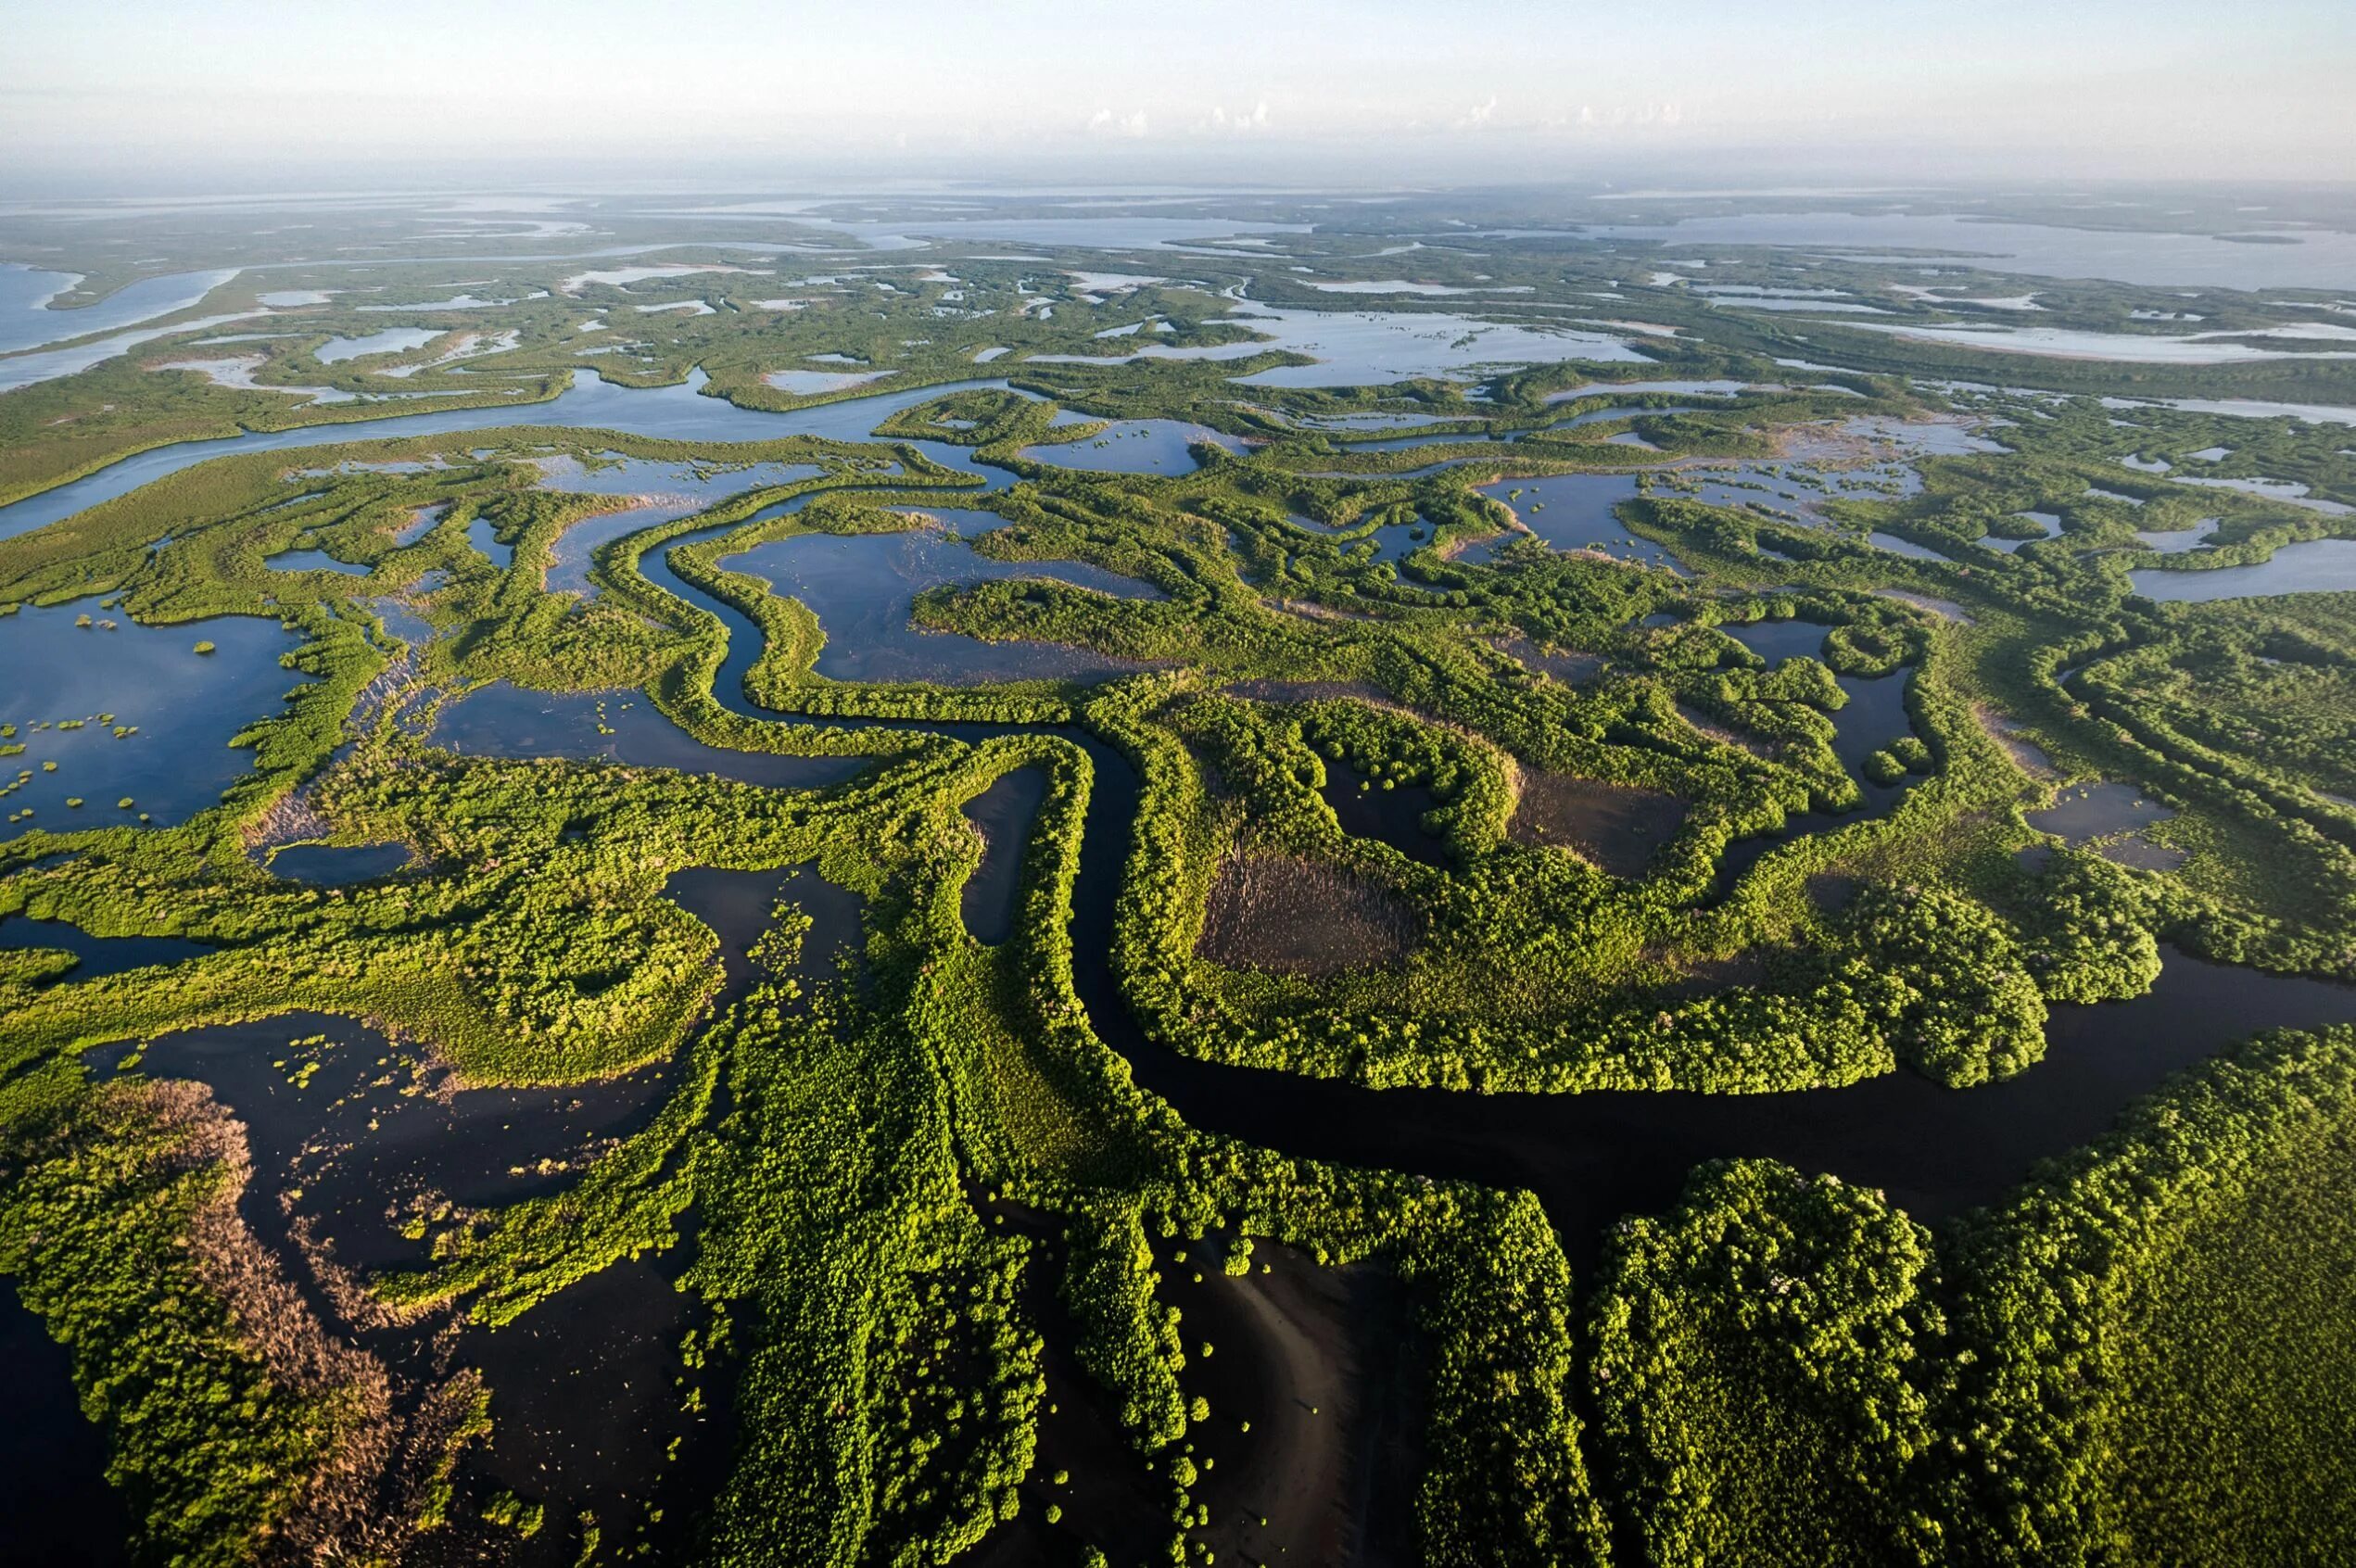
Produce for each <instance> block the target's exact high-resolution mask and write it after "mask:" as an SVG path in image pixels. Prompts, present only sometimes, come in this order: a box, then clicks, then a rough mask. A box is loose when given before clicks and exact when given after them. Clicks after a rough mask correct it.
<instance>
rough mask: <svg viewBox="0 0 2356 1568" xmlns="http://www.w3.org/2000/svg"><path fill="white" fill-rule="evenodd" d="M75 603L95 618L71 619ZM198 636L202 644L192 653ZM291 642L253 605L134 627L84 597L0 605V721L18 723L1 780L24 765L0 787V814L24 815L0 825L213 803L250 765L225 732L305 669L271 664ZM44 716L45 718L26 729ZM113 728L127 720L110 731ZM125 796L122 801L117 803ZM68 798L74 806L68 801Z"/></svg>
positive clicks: (49, 824) (66, 826)
mask: <svg viewBox="0 0 2356 1568" xmlns="http://www.w3.org/2000/svg"><path fill="white" fill-rule="evenodd" d="M83 614H88V615H89V616H90V617H91V618H92V622H93V624H92V625H91V626H76V625H75V621H76V619H77V618H78V617H79V616H81V615H83ZM101 620H111V621H112V622H114V624H115V629H113V630H112V631H108V630H106V629H104V628H102V627H100V626H97V625H96V623H97V622H98V621H101ZM199 640H204V641H209V642H210V643H212V644H213V647H214V651H212V652H211V653H198V652H196V651H195V648H196V643H197V642H198V641H199ZM295 646H296V638H295V635H294V634H293V633H291V632H289V631H287V630H286V629H285V627H284V626H281V625H280V624H279V623H278V622H276V621H272V620H265V619H262V618H260V617H259V616H251V615H236V616H217V617H215V618H213V619H210V620H205V621H192V622H185V623H183V624H180V625H177V626H140V625H139V624H138V623H137V622H135V621H133V620H132V618H131V616H130V615H129V614H128V613H126V612H123V611H120V610H112V611H109V610H105V609H101V608H100V607H99V603H98V601H96V600H78V601H75V602H73V603H70V604H60V605H53V606H50V607H48V608H45V609H44V608H35V607H32V606H27V607H25V608H23V609H19V611H17V612H16V613H14V614H11V615H0V670H6V672H7V676H8V679H7V683H6V692H5V693H0V723H6V724H13V725H14V726H16V729H17V733H16V734H15V736H14V737H13V738H10V739H9V740H8V741H7V743H8V744H12V745H20V746H22V747H24V748H25V750H24V751H23V752H21V753H19V754H18V755H16V756H12V757H5V758H0V779H13V778H16V777H17V776H18V775H19V773H23V772H29V773H30V774H31V778H27V779H25V780H24V781H23V782H22V783H21V784H19V785H18V787H17V788H16V789H14V790H10V791H9V792H8V793H6V795H0V818H5V817H7V816H13V815H15V814H16V813H18V812H20V811H23V810H25V809H27V808H28V807H29V808H31V810H32V814H33V815H32V816H30V817H28V818H25V819H23V820H22V821H19V822H14V823H5V824H0V837H9V836H14V835H15V834H16V833H19V832H22V831H24V830H25V829H26V828H48V829H50V830H52V831H55V832H70V831H73V830H75V829H78V828H102V827H107V826H109V825H111V824H114V823H117V822H129V821H135V820H136V814H137V813H140V812H145V813H146V814H147V815H148V816H150V817H151V818H152V819H153V820H154V821H155V822H157V823H163V824H168V823H174V822H179V821H181V820H183V819H184V818H186V817H188V816H193V815H194V814H196V812H199V811H203V810H205V809H206V808H207V807H209V806H212V805H216V804H218V803H220V800H221V793H222V790H226V789H228V788H229V787H230V785H232V784H234V783H235V782H236V781H237V780H238V779H239V778H243V777H244V776H245V775H246V774H247V773H248V772H250V771H251V770H252V767H253V754H252V753H251V752H246V751H236V750H232V749H231V748H230V745H229V740H230V738H231V737H232V736H234V735H235V734H236V733H237V732H238V731H239V730H241V729H243V728H245V727H246V726H247V725H249V724H251V723H253V722H254V721H255V720H257V719H264V718H271V717H273V716H275V715H276V714H279V713H280V712H282V711H284V707H285V694H286V693H287V692H288V691H289V690H291V689H294V688H295V687H297V686H299V685H301V684H302V683H303V682H304V681H306V680H307V679H309V678H310V677H307V676H303V675H300V674H298V673H296V672H294V671H290V670H287V669H285V668H284V667H282V666H281V665H280V664H279V663H278V659H279V655H280V654H282V653H285V652H287V651H290V650H292V649H293V648H294V647H295ZM101 714H108V715H111V716H110V717H109V718H108V720H106V721H103V722H102V721H101V719H100V717H99V715H101ZM61 722H72V723H75V724H76V727H73V728H61V727H57V726H58V725H59V724H60V723H61ZM43 724H45V725H48V726H50V727H47V728H36V727H35V726H36V725H43ZM118 727H121V728H124V729H126V730H131V729H134V728H135V732H134V733H127V734H125V735H123V736H121V737H120V738H118V737H117V736H116V734H115V730H116V729H117V728H118ZM47 763H55V764H57V767H56V769H55V770H54V771H51V770H49V769H47V768H45V767H44V764H47ZM124 797H129V798H130V799H131V801H132V802H133V805H132V806H131V807H129V808H124V807H120V806H118V805H117V804H116V802H117V801H118V800H120V799H121V798H124ZM69 798H78V799H80V800H81V801H82V805H81V806H80V807H78V808H76V807H71V806H69V805H67V804H66V802H67V801H68V799H69Z"/></svg>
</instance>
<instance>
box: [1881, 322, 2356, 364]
mask: <svg viewBox="0 0 2356 1568" xmlns="http://www.w3.org/2000/svg"><path fill="white" fill-rule="evenodd" d="M1841 324H1842V325H1843V326H1844V327H1846V328H1848V329H1850V330H1851V331H1854V332H1880V333H1887V334H1888V335H1890V336H1892V337H1903V338H1906V339H1908V340H1910V341H1913V342H1917V343H1940V344H1946V345H1949V346H1951V347H1954V348H1982V349H1986V350H1987V351H1989V352H1991V353H1997V354H2032V355H2035V356H2038V357H2039V358H2052V359H2068V360H2109V361H2111V362H2113V363H2117V364H2130V365H2234V364H2245V363H2248V362H2249V361H2251V360H2289V359H2299V360H2345V359H2350V358H2356V355H2350V354H2345V353H2337V352H2332V351H2328V350H2326V351H2323V352H2312V351H2309V350H2304V349H2298V348H2263V347H2261V346H2260V345H2258V344H2254V343H2241V342H2236V341H2232V340H2230V339H2224V338H2217V337H2211V336H2209V335H2202V334H2196V335H2191V336H2167V335H2160V334H2158V333H2122V332H2083V331H2078V330H2074V329H2072V328H2070V327H2024V326H1994V325H1991V326H1940V325H1935V324H1930V323H1925V324H1922V325H1916V324H1915V323H1913V322H1842V323H1841Z"/></svg>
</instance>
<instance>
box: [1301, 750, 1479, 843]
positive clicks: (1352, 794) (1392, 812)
mask: <svg viewBox="0 0 2356 1568" xmlns="http://www.w3.org/2000/svg"><path fill="white" fill-rule="evenodd" d="M1370 784H1371V781H1370V780H1369V779H1368V778H1367V777H1366V776H1365V775H1364V774H1362V773H1360V772H1359V771H1358V770H1357V769H1355V768H1353V767H1351V766H1350V765H1349V764H1348V763H1345V762H1336V761H1335V760H1333V759H1332V758H1330V757H1328V758H1326V759H1325V783H1324V788H1323V789H1322V790H1319V791H1318V792H1319V793H1320V794H1322V795H1324V798H1325V803H1326V804H1327V805H1329V806H1331V807H1333V808H1334V815H1335V816H1336V817H1338V818H1339V819H1340V821H1341V825H1342V831H1343V832H1345V833H1348V834H1349V835H1350V836H1351V837H1352V838H1357V839H1379V840H1381V841H1383V842H1384V843H1387V844H1388V845H1390V847H1391V848H1393V849H1395V850H1397V851H1399V853H1400V854H1403V855H1405V856H1407V857H1408V858H1409V859H1410V860H1420V861H1422V862H1423V863H1424V864H1425V865H1426V866H1440V867H1442V868H1443V869H1444V868H1446V866H1448V864H1449V856H1448V846H1447V845H1446V844H1445V843H1443V842H1441V841H1440V840H1438V838H1435V837H1434V836H1433V835H1432V834H1430V833H1429V832H1426V831H1425V828H1424V816H1425V813H1426V812H1429V811H1431V810H1432V809H1433V808H1434V807H1436V806H1438V804H1439V797H1438V795H1435V794H1433V793H1432V792H1431V790H1429V789H1427V788H1425V786H1423V785H1421V784H1408V785H1400V786H1394V787H1393V788H1391V789H1388V790H1386V789H1384V788H1383V787H1382V786H1381V785H1379V784H1371V787H1363V786H1369V785H1370Z"/></svg>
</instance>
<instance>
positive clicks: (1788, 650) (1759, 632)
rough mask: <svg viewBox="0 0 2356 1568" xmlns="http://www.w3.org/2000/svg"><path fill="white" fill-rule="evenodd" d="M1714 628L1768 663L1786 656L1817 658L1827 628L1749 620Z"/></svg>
mask: <svg viewBox="0 0 2356 1568" xmlns="http://www.w3.org/2000/svg"><path fill="white" fill-rule="evenodd" d="M1718 630H1720V631H1722V632H1724V633H1726V635H1727V636H1729V637H1730V638H1732V639H1734V640H1735V641H1737V642H1739V643H1741V644H1742V646H1743V647H1745V648H1747V649H1749V650H1750V651H1752V652H1754V653H1756V654H1757V655H1758V656H1759V657H1760V658H1762V659H1765V660H1766V661H1767V663H1768V664H1771V665H1772V664H1781V663H1783V661H1784V660H1786V659H1802V658H1807V659H1813V658H1816V657H1818V655H1820V654H1821V653H1823V651H1824V638H1825V634H1826V633H1827V632H1829V631H1830V630H1831V628H1830V626H1818V624H1817V623H1815V622H1814V621H1753V622H1751V623H1750V624H1749V625H1748V626H1719V627H1718Z"/></svg>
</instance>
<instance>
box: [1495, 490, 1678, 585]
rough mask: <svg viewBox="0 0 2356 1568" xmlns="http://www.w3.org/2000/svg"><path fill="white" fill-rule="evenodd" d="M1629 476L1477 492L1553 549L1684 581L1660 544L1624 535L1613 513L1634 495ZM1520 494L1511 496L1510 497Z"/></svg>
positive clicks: (1635, 491)
mask: <svg viewBox="0 0 2356 1568" xmlns="http://www.w3.org/2000/svg"><path fill="white" fill-rule="evenodd" d="M1636 485H1637V482H1636V475H1635V474H1557V475H1555V476H1554V477H1552V478H1551V479H1516V480H1511V481H1507V482H1504V483H1501V484H1496V485H1484V486H1482V487H1481V488H1480V493H1481V494H1482V495H1485V496H1487V497H1488V498H1489V499H1492V500H1499V501H1502V502H1504V503H1505V504H1506V505H1507V506H1509V507H1511V508H1513V510H1514V515H1515V516H1517V517H1519V518H1520V519H1521V521H1522V525H1523V526H1524V527H1526V528H1527V529H1528V530H1529V531H1530V532H1531V533H1533V534H1536V535H1537V536H1538V537H1539V538H1541V539H1543V540H1545V541H1546V542H1547V544H1548V545H1550V546H1552V548H1553V549H1556V550H1600V551H1602V552H1603V553H1605V554H1607V555H1610V556H1613V557H1614V558H1615V559H1617V560H1623V561H1633V562H1636V563H1640V564H1642V565H1646V566H1658V567H1660V568H1662V569H1663V570H1665V571H1669V572H1674V573H1676V574H1677V575H1679V576H1690V575H1691V573H1689V572H1687V571H1686V570H1685V567H1684V565H1683V563H1680V562H1679V561H1678V559H1677V557H1676V556H1675V555H1674V554H1672V553H1671V552H1670V550H1669V549H1668V547H1667V546H1666V545H1662V544H1655V543H1654V542H1653V540H1651V539H1647V538H1640V537H1638V536H1636V535H1635V534H1632V533H1630V532H1628V527H1627V525H1625V524H1623V523H1621V522H1620V520H1619V519H1618V518H1616V517H1615V516H1614V515H1612V513H1613V509H1614V508H1615V507H1617V506H1618V505H1619V504H1620V503H1621V502H1623V501H1629V500H1634V499H1636V496H1637V487H1636ZM1516 490H1518V491H1520V492H1521V494H1520V495H1519V496H1518V497H1517V496H1515V495H1514V493H1513V492H1514V491H1516Z"/></svg>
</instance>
